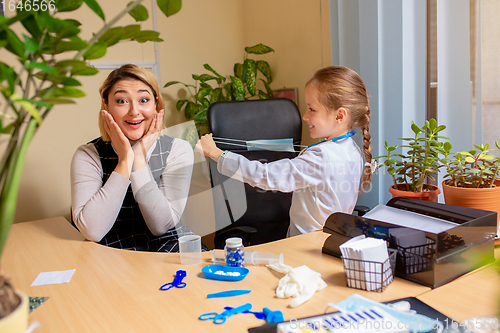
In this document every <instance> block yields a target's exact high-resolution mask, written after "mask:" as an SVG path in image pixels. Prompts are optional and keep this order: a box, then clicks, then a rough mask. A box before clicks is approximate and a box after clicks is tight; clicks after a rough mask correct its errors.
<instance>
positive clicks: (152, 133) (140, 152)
mask: <svg viewBox="0 0 500 333" xmlns="http://www.w3.org/2000/svg"><path fill="white" fill-rule="evenodd" d="M164 114H165V111H164V110H160V112H158V113H157V114H156V116H155V118H154V119H153V120H152V121H151V124H150V125H149V129H148V131H147V133H146V134H144V136H143V137H142V139H141V140H140V142H139V143H137V145H135V147H134V156H135V157H134V170H140V169H142V168H144V167H145V166H146V165H147V160H146V157H147V154H148V151H149V149H151V147H152V146H153V144H154V143H155V141H156V140H157V139H158V136H159V135H160V132H161V129H162V128H163V115H164Z"/></svg>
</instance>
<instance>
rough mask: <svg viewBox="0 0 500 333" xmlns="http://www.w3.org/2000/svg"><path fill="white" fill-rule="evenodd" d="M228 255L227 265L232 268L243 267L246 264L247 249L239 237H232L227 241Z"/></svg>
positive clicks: (225, 248) (225, 249) (226, 253)
mask: <svg viewBox="0 0 500 333" xmlns="http://www.w3.org/2000/svg"><path fill="white" fill-rule="evenodd" d="M224 252H225V255H226V265H227V266H231V267H243V266H244V263H245V248H244V247H243V242H242V240H241V238H239V237H231V238H228V239H226V246H225V247H224Z"/></svg>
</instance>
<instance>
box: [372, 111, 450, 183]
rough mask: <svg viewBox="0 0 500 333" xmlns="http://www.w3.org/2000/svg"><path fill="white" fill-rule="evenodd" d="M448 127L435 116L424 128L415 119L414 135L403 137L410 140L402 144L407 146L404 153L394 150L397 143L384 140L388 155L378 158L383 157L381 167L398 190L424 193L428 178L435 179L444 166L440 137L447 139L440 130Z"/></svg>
mask: <svg viewBox="0 0 500 333" xmlns="http://www.w3.org/2000/svg"><path fill="white" fill-rule="evenodd" d="M445 128H446V126H445V125H439V126H438V124H437V121H436V120H435V119H430V120H428V121H427V120H426V121H425V123H424V125H423V126H422V127H420V126H418V125H417V124H415V123H414V122H412V123H411V129H412V131H413V133H414V136H413V137H412V138H400V140H403V141H407V142H408V144H405V145H402V146H401V147H403V148H406V149H407V151H406V153H405V154H400V153H395V151H396V149H397V148H398V145H394V146H390V145H389V144H388V143H387V141H386V142H385V145H384V147H385V149H386V150H387V155H383V156H377V157H375V158H376V159H382V160H383V162H382V163H381V164H380V166H385V167H387V172H388V173H389V174H390V175H391V176H392V180H393V184H394V188H395V189H399V190H406V191H411V192H423V191H424V190H425V186H424V184H425V182H426V181H427V178H430V179H432V180H435V176H436V175H437V174H438V172H439V169H440V168H441V167H443V163H442V160H441V159H440V155H441V154H443V153H444V150H443V145H444V143H443V142H440V141H439V139H448V138H446V137H443V136H439V135H438V133H439V132H441V131H443V130H444V129H445ZM398 184H404V187H403V188H401V187H398Z"/></svg>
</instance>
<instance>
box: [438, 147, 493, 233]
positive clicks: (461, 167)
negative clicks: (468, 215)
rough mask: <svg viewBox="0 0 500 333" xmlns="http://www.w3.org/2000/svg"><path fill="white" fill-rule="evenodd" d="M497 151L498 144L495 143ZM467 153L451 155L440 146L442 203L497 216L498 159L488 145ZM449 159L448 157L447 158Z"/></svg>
mask: <svg viewBox="0 0 500 333" xmlns="http://www.w3.org/2000/svg"><path fill="white" fill-rule="evenodd" d="M495 145H496V147H497V149H499V152H500V144H499V143H498V142H497V141H495ZM474 147H475V148H476V149H473V150H470V151H462V152H458V153H454V154H455V155H454V156H453V157H451V155H452V154H453V153H452V152H451V149H452V145H451V144H450V143H448V144H445V145H444V147H443V148H444V159H443V162H444V164H445V166H446V175H445V176H444V180H443V195H444V200H445V203H446V204H449V205H455V206H462V207H470V208H477V209H483V210H489V211H494V212H497V227H498V217H500V157H498V156H495V155H493V154H491V153H490V152H491V149H489V148H490V146H489V144H480V145H474ZM449 156H450V157H449Z"/></svg>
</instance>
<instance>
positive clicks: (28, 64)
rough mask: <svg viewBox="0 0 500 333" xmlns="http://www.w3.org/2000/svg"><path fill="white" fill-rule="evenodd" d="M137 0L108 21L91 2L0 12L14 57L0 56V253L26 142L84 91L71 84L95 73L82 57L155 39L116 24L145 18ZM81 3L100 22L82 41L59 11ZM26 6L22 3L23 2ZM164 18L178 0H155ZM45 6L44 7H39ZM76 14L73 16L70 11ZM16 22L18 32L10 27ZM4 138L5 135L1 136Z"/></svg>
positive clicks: (0, 32) (3, 42)
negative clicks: (2, 147)
mask: <svg viewBox="0 0 500 333" xmlns="http://www.w3.org/2000/svg"><path fill="white" fill-rule="evenodd" d="M142 1H143V0H134V1H132V2H130V3H128V5H127V6H126V7H125V8H123V10H121V11H120V12H118V14H117V15H116V16H115V17H113V18H112V19H111V20H109V21H107V20H105V15H104V12H103V11H102V9H101V7H100V5H99V4H98V2H97V1H96V0H56V1H55V2H54V1H53V0H51V1H47V2H43V4H40V6H41V7H39V8H38V10H37V8H35V7H34V5H35V4H33V6H31V7H30V8H27V7H25V8H20V7H17V8H16V14H15V16H14V17H11V18H6V17H3V16H0V48H2V49H5V50H7V51H8V52H10V53H12V54H13V55H14V56H15V59H16V60H15V63H5V62H4V60H0V93H1V95H2V97H3V101H2V100H0V140H2V141H3V142H7V144H6V148H5V150H4V151H3V152H2V153H3V155H2V156H1V160H0V191H1V192H0V253H1V251H2V249H3V247H4V244H5V241H6V239H7V235H8V232H9V229H10V226H11V224H12V222H13V220H14V213H15V208H16V201H17V193H18V189H19V182H20V178H21V172H22V168H23V164H24V159H25V156H26V152H27V148H28V145H29V143H30V141H31V138H32V137H33V135H34V133H35V132H36V131H37V129H38V128H39V127H40V126H41V124H42V122H43V120H44V119H45V118H46V117H47V115H48V114H49V112H50V110H51V109H52V108H53V106H54V105H56V104H63V103H73V100H74V98H78V97H82V96H84V95H85V94H84V93H83V91H81V90H80V89H78V88H76V87H78V86H80V85H81V83H80V81H79V80H78V77H79V76H86V75H95V74H97V73H98V70H97V69H95V68H93V67H91V66H89V65H87V63H86V61H87V60H93V59H98V58H101V57H103V56H104V55H105V54H106V50H107V48H108V47H111V46H113V45H115V44H117V43H118V42H125V41H136V42H139V43H144V42H147V41H161V39H160V38H159V36H158V33H157V32H155V31H150V30H141V28H140V25H138V24H136V25H129V26H125V27H120V26H116V23H117V22H118V20H119V19H120V18H122V17H123V16H125V15H127V14H130V15H131V16H132V17H133V18H134V19H135V20H136V21H143V20H145V19H147V18H148V13H147V10H146V8H145V7H144V6H142V5H141V2H142ZM84 3H85V4H86V5H87V6H88V7H89V8H90V9H91V10H92V12H93V13H95V15H97V16H98V17H99V18H101V19H102V20H103V25H102V27H100V29H99V30H98V31H96V32H95V33H93V35H92V37H91V38H90V39H88V40H84V39H82V37H80V25H81V23H80V22H79V21H78V20H76V19H68V18H62V17H61V15H60V14H59V13H60V12H66V14H65V15H64V17H68V14H67V13H68V12H73V11H75V10H77V9H78V8H80V7H81V6H82V5H83V4H84ZM26 4H27V3H26ZM157 4H158V7H159V8H160V10H161V11H162V12H163V13H165V15H166V16H171V15H173V14H175V13H177V12H178V11H179V10H180V9H181V6H182V0H157ZM43 6H45V7H43ZM74 17H75V18H77V17H78V16H77V14H76V13H75V15H74ZM18 22H19V23H21V24H22V25H23V26H24V28H25V31H24V33H23V34H22V35H21V34H19V33H18V32H17V31H18V30H20V29H16V30H14V29H12V27H13V25H14V24H15V23H18ZM7 137H8V138H7Z"/></svg>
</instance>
